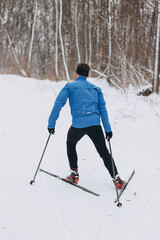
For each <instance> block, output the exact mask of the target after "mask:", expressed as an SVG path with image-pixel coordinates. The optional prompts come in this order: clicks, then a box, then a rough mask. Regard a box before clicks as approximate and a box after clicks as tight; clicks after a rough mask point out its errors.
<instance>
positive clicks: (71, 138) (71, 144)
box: [67, 126, 85, 169]
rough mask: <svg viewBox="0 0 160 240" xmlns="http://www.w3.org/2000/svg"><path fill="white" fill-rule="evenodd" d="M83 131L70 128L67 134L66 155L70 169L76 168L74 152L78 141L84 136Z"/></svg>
mask: <svg viewBox="0 0 160 240" xmlns="http://www.w3.org/2000/svg"><path fill="white" fill-rule="evenodd" d="M84 135H85V134H84V132H83V129H78V128H74V127H72V126H71V127H70V129H69V130H68V134H67V155H68V160H69V165H70V168H71V169H73V168H78V163H77V161H78V157H77V151H76V145H77V143H78V141H79V140H80V139H81V138H82V137H83V136H84Z"/></svg>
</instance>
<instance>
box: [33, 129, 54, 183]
mask: <svg viewBox="0 0 160 240" xmlns="http://www.w3.org/2000/svg"><path fill="white" fill-rule="evenodd" d="M50 136H51V133H50V134H49V137H48V139H47V142H46V145H45V148H44V150H43V153H42V156H41V159H40V161H39V164H38V167H37V170H36V172H35V175H34V178H33V180H31V181H30V184H31V185H32V184H33V183H35V178H36V176H37V173H38V170H39V167H40V165H41V162H42V159H43V156H44V153H45V151H46V148H47V145H48V142H49V139H50Z"/></svg>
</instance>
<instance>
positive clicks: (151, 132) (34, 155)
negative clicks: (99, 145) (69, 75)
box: [0, 75, 160, 240]
mask: <svg viewBox="0 0 160 240" xmlns="http://www.w3.org/2000/svg"><path fill="white" fill-rule="evenodd" d="M89 81H90V82H92V83H94V84H96V85H98V86H99V87H101V89H102V91H103V92H104V96H105V100H106V104H107V109H108V113H109V119H110V123H111V126H112V131H113V138H112V140H111V146H112V152H113V157H114V159H115V162H116V164H117V167H118V170H119V174H120V176H121V177H122V178H123V179H125V180H127V178H128V177H129V175H130V173H131V172H132V170H133V169H135V170H136V173H135V175H134V177H133V179H132V181H131V182H130V184H129V185H128V187H127V190H126V191H125V192H124V194H123V196H122V198H121V202H122V204H123V206H122V208H118V207H117V206H116V204H115V203H114V200H115V198H116V192H115V188H114V186H113V183H112V180H111V178H110V176H109V174H108V172H107V170H106V169H105V167H104V165H103V162H102V160H101V158H100V157H99V155H98V154H97V152H96V150H95V148H94V146H93V144H92V142H91V141H90V139H89V138H88V137H84V138H83V139H82V140H81V141H80V142H79V143H78V145H77V151H78V156H79V173H80V182H79V184H80V185H82V186H84V187H86V188H89V189H90V190H92V191H95V192H97V193H99V194H100V197H97V196H94V195H91V194H89V193H86V192H84V191H82V190H81V189H78V188H75V187H73V186H71V185H69V184H67V183H64V182H62V181H59V180H58V179H55V178H53V177H51V176H49V175H46V174H45V173H42V172H38V174H37V177H36V184H35V185H34V186H31V185H30V184H29V183H30V181H31V180H32V179H33V176H34V173H35V171H36V169H37V166H38V163H39V160H40V157H41V155H42V152H43V149H44V146H45V144H46V141H47V138H48V136H49V134H48V131H47V123H48V117H49V114H50V112H51V109H52V107H53V104H54V100H55V98H56V96H57V94H58V93H59V91H60V90H61V88H62V87H63V86H64V85H65V84H66V81H61V82H57V83H56V82H51V81H49V80H46V81H42V80H36V79H28V78H22V77H20V76H12V75H0V146H1V150H0V161H1V165H0V193H1V196H0V208H1V211H0V239H1V240H106V239H108V240H151V239H158V238H159V235H160V97H159V96H157V95H156V94H155V95H154V94H151V95H150V96H149V97H140V96H137V95H136V91H135V90H134V89H132V88H131V89H129V90H128V91H127V92H126V93H123V92H121V91H119V90H116V89H114V88H111V87H109V86H108V85H107V83H106V81H105V80H96V79H89ZM70 125H71V116H70V109H69V104H68V102H67V104H66V105H65V107H64V108H63V109H62V111H61V114H60V117H59V119H58V121H57V124H56V134H55V135H53V136H51V138H50V141H49V144H48V147H47V150H46V153H45V155H44V158H43V161H42V164H41V168H42V169H45V170H46V171H49V172H52V173H55V174H58V175H60V176H62V177H65V176H66V175H68V174H69V165H68V160H67V155H66V135H67V131H68V128H69V127H70ZM107 146H108V143H107Z"/></svg>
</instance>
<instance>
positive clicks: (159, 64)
mask: <svg viewBox="0 0 160 240" xmlns="http://www.w3.org/2000/svg"><path fill="white" fill-rule="evenodd" d="M159 74H160V0H157V34H156V52H155V65H154V81H153V91H154V92H156V93H158V92H159V79H160V76H159Z"/></svg>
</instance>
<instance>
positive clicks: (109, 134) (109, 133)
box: [106, 132, 113, 141]
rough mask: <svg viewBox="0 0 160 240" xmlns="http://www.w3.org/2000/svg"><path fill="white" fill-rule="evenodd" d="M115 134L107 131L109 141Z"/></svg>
mask: <svg viewBox="0 0 160 240" xmlns="http://www.w3.org/2000/svg"><path fill="white" fill-rule="evenodd" d="M112 136H113V133H112V132H107V133H106V139H107V140H108V141H109V140H110V139H111V138H112Z"/></svg>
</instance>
